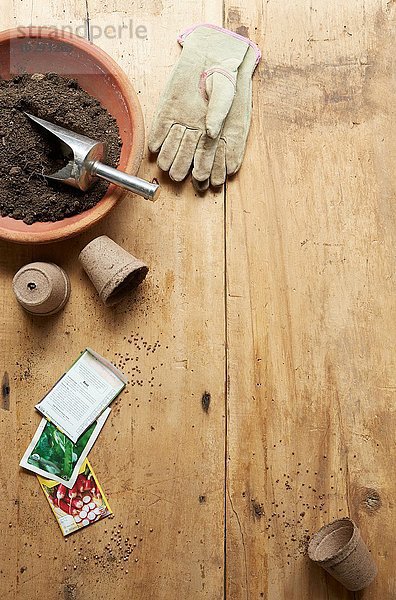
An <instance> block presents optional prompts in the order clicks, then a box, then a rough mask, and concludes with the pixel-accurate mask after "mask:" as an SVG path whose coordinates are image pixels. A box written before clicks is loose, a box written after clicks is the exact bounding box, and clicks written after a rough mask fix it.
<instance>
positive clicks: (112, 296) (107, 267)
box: [79, 235, 148, 306]
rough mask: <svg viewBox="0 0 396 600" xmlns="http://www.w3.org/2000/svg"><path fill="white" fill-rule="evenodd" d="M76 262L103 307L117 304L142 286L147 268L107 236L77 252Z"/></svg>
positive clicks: (97, 239)
mask: <svg viewBox="0 0 396 600" xmlns="http://www.w3.org/2000/svg"><path fill="white" fill-rule="evenodd" d="M79 261H80V263H81V264H82V266H83V267H84V270H85V271H86V273H87V275H88V277H89V278H90V280H91V281H92V283H93V284H94V286H95V287H96V289H97V291H98V294H99V296H100V298H101V300H102V302H103V303H104V304H105V305H106V306H114V305H115V304H118V303H119V302H120V301H121V300H122V299H123V298H124V297H125V296H126V295H127V294H129V292H131V291H132V290H134V289H135V288H137V286H138V285H140V284H141V283H142V281H143V280H144V279H145V277H146V275H147V273H148V267H147V265H145V264H144V262H142V261H141V260H139V259H138V258H135V256H132V254H129V252H127V251H126V250H124V248H121V246H119V245H118V244H116V243H115V242H114V241H113V240H111V239H110V238H109V237H107V235H101V236H100V237H97V238H95V239H94V240H92V242H90V243H89V244H88V245H87V246H85V248H84V249H83V250H82V251H81V253H80V256H79Z"/></svg>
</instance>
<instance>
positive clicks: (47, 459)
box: [19, 408, 110, 489]
mask: <svg viewBox="0 0 396 600" xmlns="http://www.w3.org/2000/svg"><path fill="white" fill-rule="evenodd" d="M109 414H110V408H107V409H106V410H105V411H104V412H103V413H102V414H101V416H100V417H99V418H98V420H97V421H95V422H94V423H92V425H91V426H90V427H89V428H88V429H87V430H86V431H85V432H84V433H83V435H82V436H81V437H79V438H78V440H77V442H76V443H75V444H74V443H73V442H72V441H71V440H70V439H69V438H68V437H67V436H66V435H65V434H64V433H62V432H61V431H59V429H57V428H56V427H55V425H53V424H52V423H50V422H49V421H47V419H42V420H41V422H40V425H39V427H38V429H37V431H36V433H35V435H34V437H33V439H32V441H31V443H30V444H29V447H28V449H27V450H26V452H25V454H24V456H23V458H22V460H21V462H20V463H19V464H20V466H21V467H24V468H25V469H28V470H29V471H33V473H36V474H37V475H41V476H42V477H46V478H47V479H52V480H53V481H56V482H58V483H62V484H63V485H65V486H66V487H67V488H69V489H70V488H72V487H73V485H74V484H75V482H76V479H77V476H78V473H79V470H80V467H81V465H82V463H83V462H84V459H85V458H86V457H87V455H88V452H89V451H90V450H91V448H92V446H93V445H94V443H95V440H96V438H97V437H98V435H99V433H100V431H101V429H102V427H103V425H104V424H105V421H106V419H107V417H108V416H109Z"/></svg>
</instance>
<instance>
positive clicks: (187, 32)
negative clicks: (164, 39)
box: [177, 23, 261, 65]
mask: <svg viewBox="0 0 396 600" xmlns="http://www.w3.org/2000/svg"><path fill="white" fill-rule="evenodd" d="M197 27H209V28H210V29H216V31H222V32H223V33H226V34H228V35H231V36H232V37H234V38H236V39H237V40H241V42H245V44H248V45H249V46H250V47H251V48H253V50H255V52H256V65H258V63H259V62H260V60H261V50H260V48H259V47H258V46H257V44H255V43H254V42H252V40H249V38H246V37H244V36H243V35H240V34H239V33H235V31H230V30H229V29H224V27H220V26H219V25H213V24H212V23H198V24H197V25H192V26H191V27H189V28H188V29H186V30H185V31H183V32H182V33H181V34H180V35H179V36H178V38H177V41H178V42H179V44H180V45H181V46H183V42H184V40H185V39H186V37H187V36H188V35H190V33H192V32H193V31H194V29H197Z"/></svg>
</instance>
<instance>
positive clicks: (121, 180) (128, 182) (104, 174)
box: [90, 161, 160, 202]
mask: <svg viewBox="0 0 396 600" xmlns="http://www.w3.org/2000/svg"><path fill="white" fill-rule="evenodd" d="M90 171H91V173H92V175H96V177H100V178H101V179H105V180H106V181H110V183H114V185H119V186H120V187H122V188H125V189H127V190H129V191H130V192H133V193H134V194H138V195H139V196H143V198H146V199H147V200H151V201H152V202H155V201H156V200H157V198H158V196H159V193H160V186H159V184H158V183H157V182H155V181H153V182H152V183H150V182H149V181H146V180H145V179H140V178H139V177H135V176H134V175H127V174H126V173H123V172H122V171H118V170H117V169H113V167H109V166H108V165H104V164H103V163H101V162H99V161H95V162H94V163H92V166H91V168H90Z"/></svg>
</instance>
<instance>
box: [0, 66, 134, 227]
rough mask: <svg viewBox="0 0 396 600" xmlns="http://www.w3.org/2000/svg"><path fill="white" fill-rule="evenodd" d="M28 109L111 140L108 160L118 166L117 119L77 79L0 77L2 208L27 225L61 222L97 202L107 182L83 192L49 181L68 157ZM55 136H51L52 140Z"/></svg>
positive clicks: (60, 123) (51, 76)
mask: <svg viewBox="0 0 396 600" xmlns="http://www.w3.org/2000/svg"><path fill="white" fill-rule="evenodd" d="M24 111H26V112H29V113H31V114H33V115H35V116H37V117H40V118H41V119H46V120H47V121H51V122H52V123H55V124H56V125H60V126H61V127H66V128H67V129H71V130H72V131H75V132H77V133H81V134H84V135H87V136H88V137H90V138H93V139H95V140H100V141H101V142H105V143H106V145H107V157H106V162H107V164H109V165H110V166H112V167H116V166H117V165H118V161H119V157H120V154H121V145H122V142H121V139H120V135H119V130H118V126H117V122H116V120H115V119H114V118H113V117H112V116H111V115H110V114H109V113H108V112H107V110H106V109H105V108H103V106H101V104H100V102H99V101H98V100H97V99H96V98H92V96H90V95H89V94H88V93H87V92H85V91H84V90H82V89H81V88H80V87H79V85H78V83H77V82H76V81H75V80H73V79H67V78H64V77H61V76H59V75H56V74H55V73H47V74H38V73H37V74H34V75H20V76H17V77H14V79H12V80H9V81H6V80H2V79H0V213H1V215H2V216H9V217H12V218H14V219H23V221H24V222H25V223H27V224H29V225H30V224H32V223H34V222H35V221H59V220H60V219H63V218H64V217H70V216H72V215H75V214H78V213H81V212H83V211H84V210H87V209H88V208H91V207H92V206H94V205H95V204H96V203H97V202H98V201H99V200H100V199H101V198H102V197H103V196H104V194H105V193H106V190H107V187H108V184H107V183H106V182H104V181H97V182H95V184H94V185H93V186H92V187H91V188H90V189H89V190H88V191H87V192H82V191H80V190H78V189H76V188H73V187H70V186H68V185H66V184H62V183H57V182H50V181H49V180H47V179H46V178H45V177H44V174H46V175H50V174H51V173H54V172H55V171H57V170H59V168H60V167H61V166H62V165H63V164H65V162H67V160H65V161H63V160H62V159H61V156H62V155H61V153H60V150H59V146H58V145H57V144H56V140H55V141H54V138H53V137H52V136H49V135H46V134H45V132H42V131H41V130H40V128H39V127H38V126H37V125H35V124H34V123H32V122H31V121H30V120H29V119H28V117H26V115H25V114H24ZM51 138H52V139H51Z"/></svg>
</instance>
